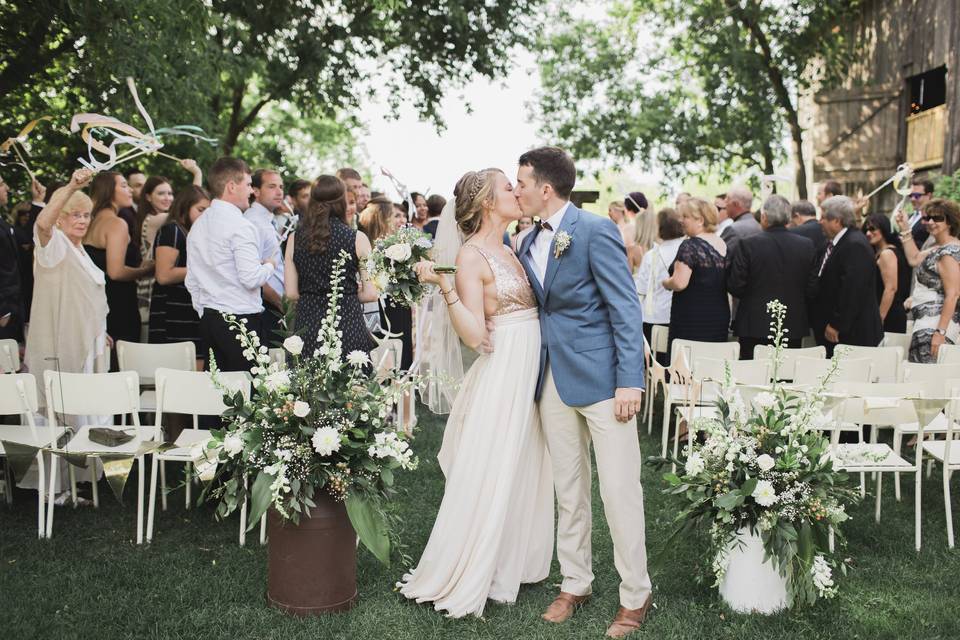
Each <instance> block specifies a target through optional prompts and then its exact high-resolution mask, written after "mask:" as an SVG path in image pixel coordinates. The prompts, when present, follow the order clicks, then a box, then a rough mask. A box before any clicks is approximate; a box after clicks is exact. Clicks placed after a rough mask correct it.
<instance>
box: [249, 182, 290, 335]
mask: <svg viewBox="0 0 960 640" xmlns="http://www.w3.org/2000/svg"><path fill="white" fill-rule="evenodd" d="M250 185H251V187H252V188H253V198H254V199H253V202H252V203H251V204H250V207H249V208H248V209H247V210H246V211H245V212H244V214H243V217H244V218H246V219H247V220H249V221H250V222H251V223H252V224H253V226H254V228H255V229H256V230H257V245H258V246H259V250H260V261H261V262H266V261H267V260H269V261H270V262H272V263H273V264H274V265H280V264H282V262H283V254H282V253H281V251H280V237H279V236H278V235H277V229H276V227H274V226H273V214H274V212H275V211H277V210H279V209H280V208H281V207H282V206H283V179H282V178H281V177H280V174H279V173H278V172H277V171H276V170H275V169H257V170H256V171H255V172H254V173H253V176H252V177H251V180H250ZM283 289H284V287H283V269H280V268H279V267H278V268H276V269H274V270H273V273H271V274H270V277H269V278H267V281H266V282H265V283H264V284H263V286H262V287H261V289H260V292H261V294H262V296H263V306H264V310H263V318H261V320H260V329H261V335H260V339H261V341H262V342H263V344H265V345H266V346H267V347H272V346H275V344H276V343H277V342H279V339H280V335H279V333H278V332H277V330H278V328H279V326H280V319H281V316H282V315H283V302H282V298H283Z"/></svg>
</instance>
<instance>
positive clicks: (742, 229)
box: [720, 185, 763, 258]
mask: <svg viewBox="0 0 960 640" xmlns="http://www.w3.org/2000/svg"><path fill="white" fill-rule="evenodd" d="M726 202H727V209H726V212H727V217H728V218H730V219H731V220H733V223H732V224H730V225H729V226H728V227H727V228H726V229H724V231H723V233H722V234H721V235H720V237H721V238H722V239H723V241H724V242H725V243H726V245H727V254H728V255H729V256H730V257H731V258H732V257H733V252H734V251H736V249H737V242H739V241H740V240H742V239H743V238H748V237H750V236H752V235H756V234H758V233H760V232H761V231H762V230H763V229H761V228H760V223H759V222H757V219H756V218H754V217H753V213H752V212H751V208H752V207H753V192H752V191H750V188H749V187H747V186H744V185H734V186H732V187H730V188H729V189H728V190H727V199H726Z"/></svg>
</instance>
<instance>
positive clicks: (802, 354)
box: [753, 344, 827, 380]
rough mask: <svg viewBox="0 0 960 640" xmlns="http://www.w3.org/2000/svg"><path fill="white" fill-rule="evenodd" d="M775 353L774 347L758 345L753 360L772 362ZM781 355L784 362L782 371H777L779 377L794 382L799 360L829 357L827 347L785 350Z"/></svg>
mask: <svg viewBox="0 0 960 640" xmlns="http://www.w3.org/2000/svg"><path fill="white" fill-rule="evenodd" d="M774 351H776V349H774V347H773V346H772V345H768V344H761V345H757V347H756V349H754V350H753V359H754V360H771V361H772V360H773V354H774ZM780 353H781V355H782V357H783V360H782V362H781V363H780V369H779V370H778V371H777V377H778V378H780V379H781V380H793V376H794V373H795V372H796V370H797V360H798V359H799V358H814V359H817V360H823V359H825V358H826V357H827V350H826V348H825V347H808V348H806V349H783V350H782V351H781V352H780Z"/></svg>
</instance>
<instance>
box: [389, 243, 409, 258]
mask: <svg viewBox="0 0 960 640" xmlns="http://www.w3.org/2000/svg"><path fill="white" fill-rule="evenodd" d="M383 255H385V256H387V257H388V258H390V259H391V260H393V261H394V262H404V261H406V260H409V259H410V256H412V255H413V250H412V249H411V248H410V245H409V244H407V243H406V242H399V243H397V244H395V245H391V246H389V247H387V248H386V250H385V251H384V252H383Z"/></svg>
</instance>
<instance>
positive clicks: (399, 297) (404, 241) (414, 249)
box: [365, 227, 433, 307]
mask: <svg viewBox="0 0 960 640" xmlns="http://www.w3.org/2000/svg"><path fill="white" fill-rule="evenodd" d="M432 248H433V242H432V241H431V240H430V236H429V235H427V234H426V233H424V232H422V231H420V230H418V229H415V228H413V227H404V228H403V229H398V230H397V231H395V232H394V233H392V234H390V235H389V236H387V237H385V238H380V239H379V240H377V241H376V242H375V243H374V246H373V251H372V252H371V253H370V256H369V257H368V258H367V260H366V263H365V266H366V271H367V276H368V277H369V278H370V280H371V282H373V284H374V286H375V287H376V288H377V290H378V291H379V292H380V293H382V294H385V295H386V296H387V297H388V298H390V299H391V300H393V302H394V303H396V304H399V305H401V306H405V307H412V306H414V305H415V304H416V303H417V302H419V301H420V299H421V298H422V297H423V294H424V291H425V287H424V285H423V284H421V283H420V279H419V278H417V274H416V272H414V270H413V267H414V266H415V265H416V264H417V263H418V262H420V261H421V260H429V259H430V249H432Z"/></svg>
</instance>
